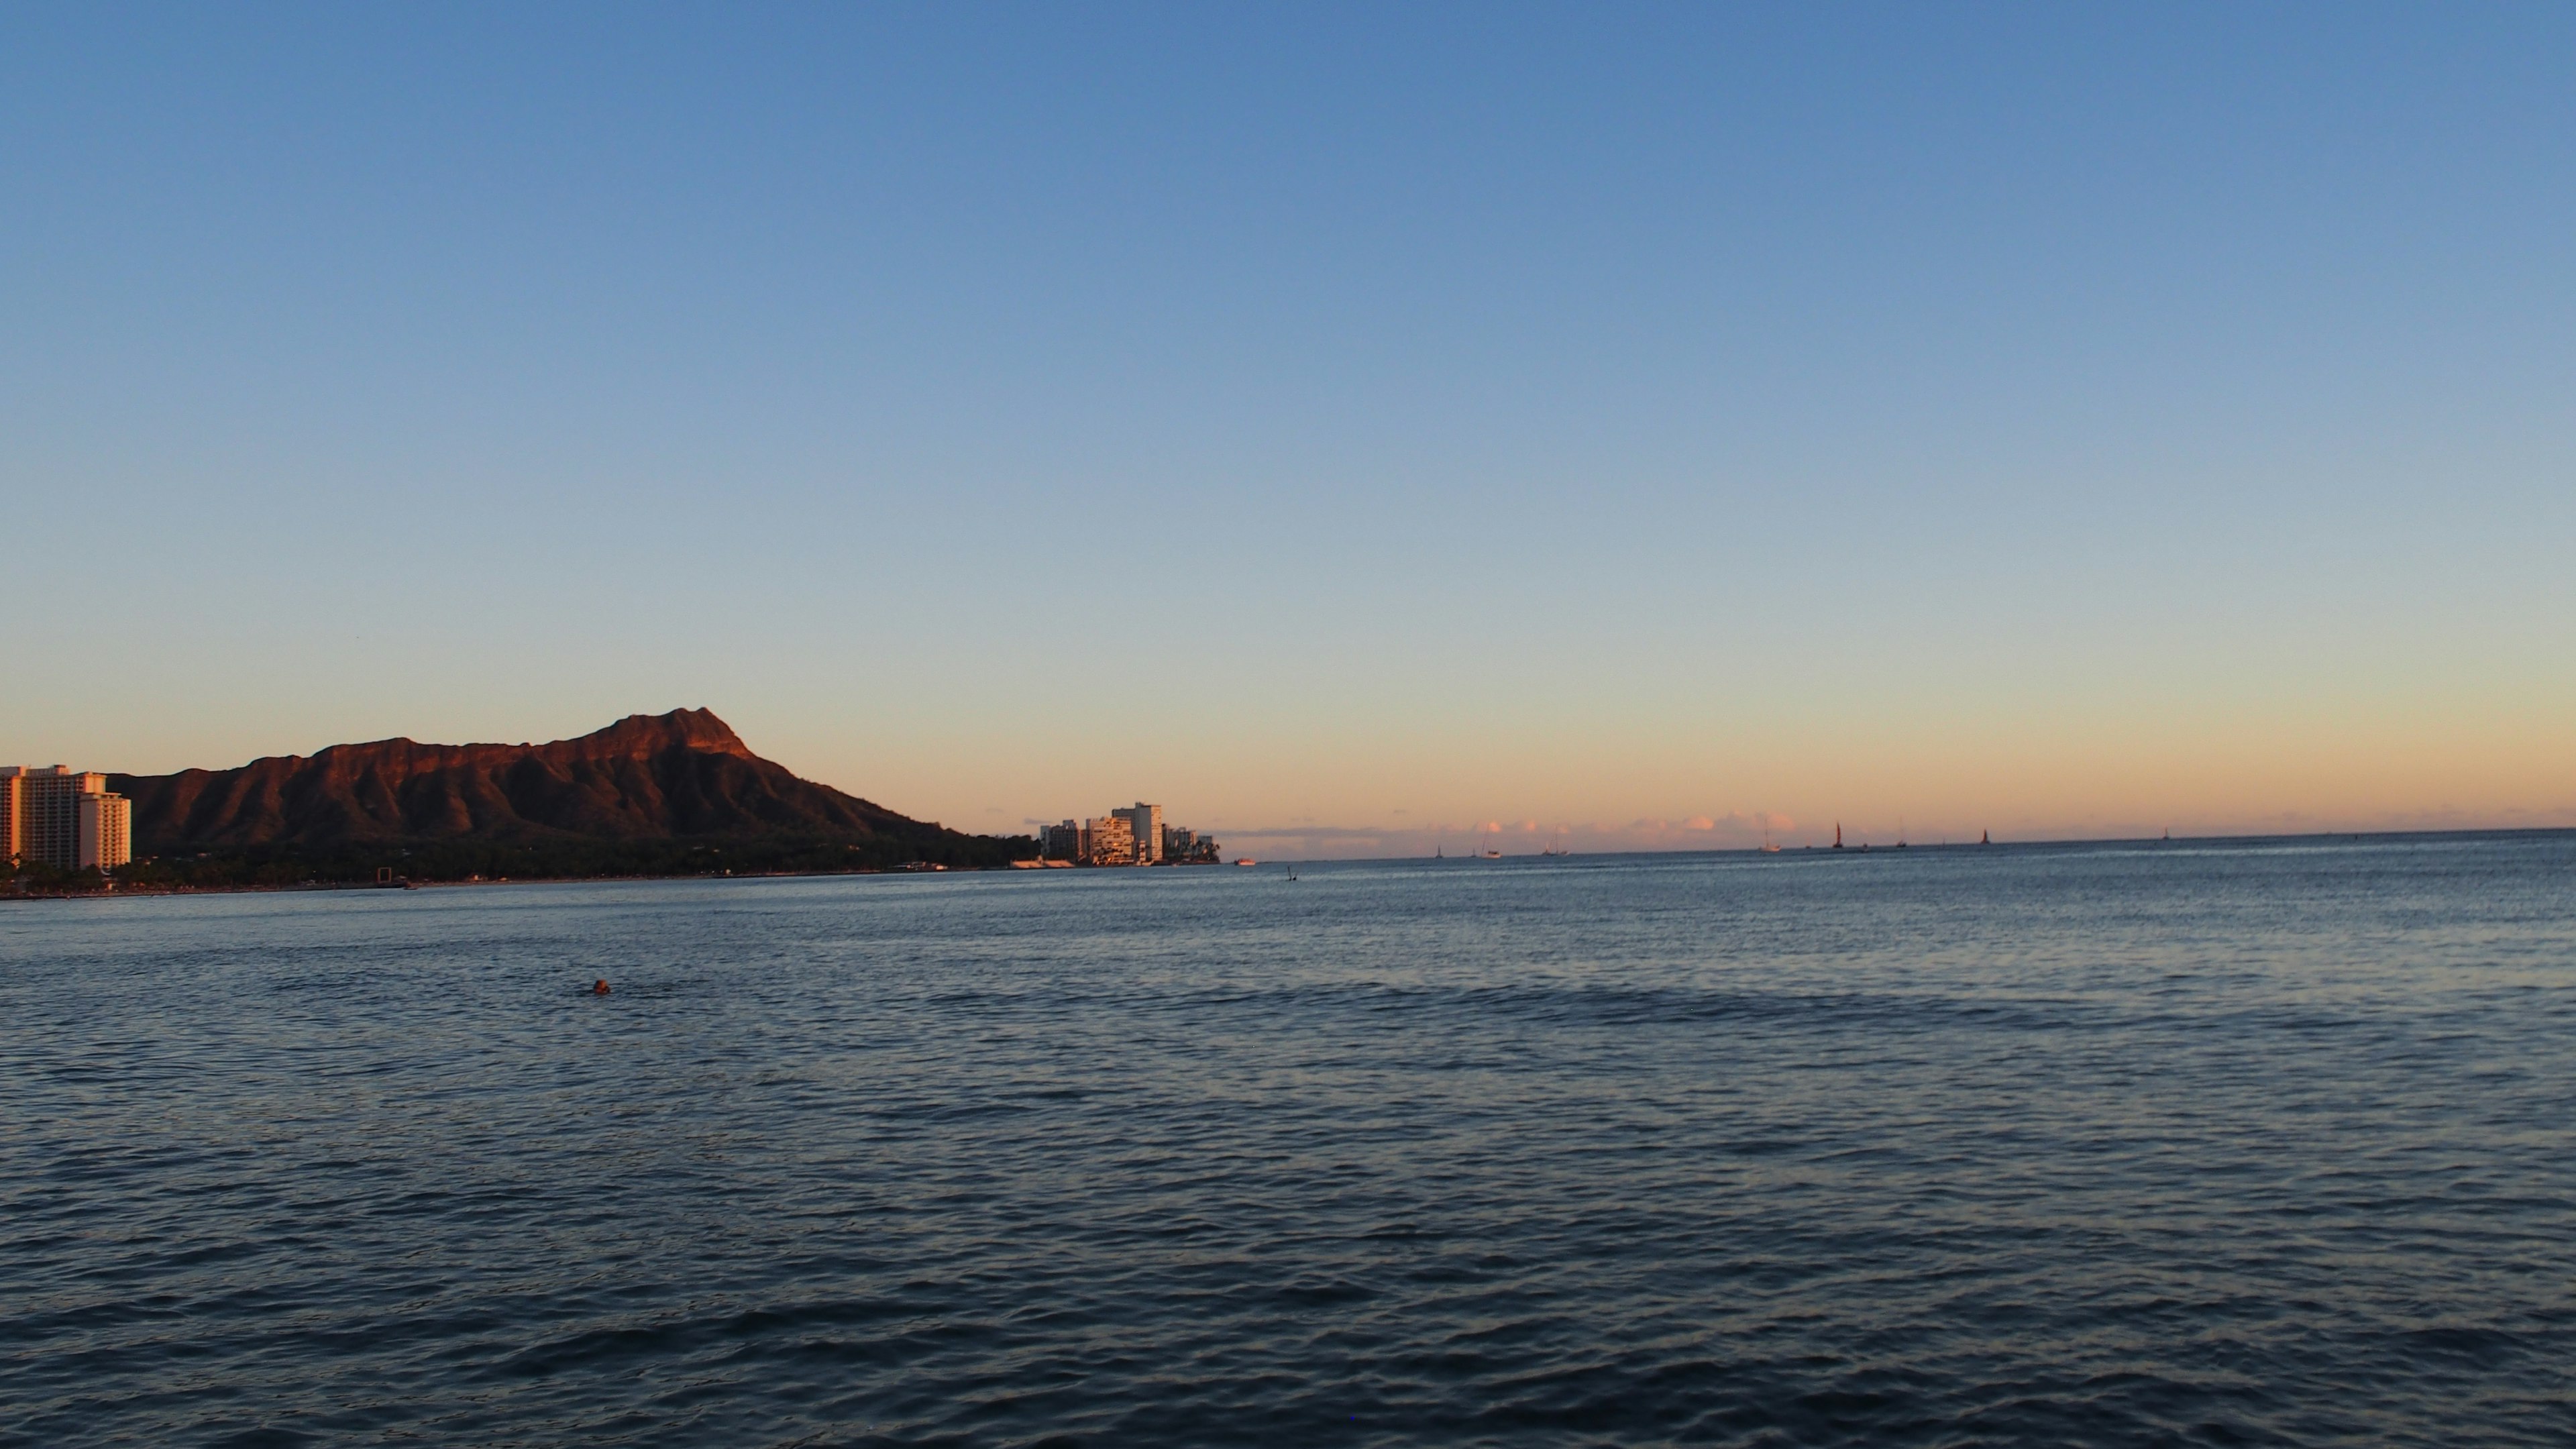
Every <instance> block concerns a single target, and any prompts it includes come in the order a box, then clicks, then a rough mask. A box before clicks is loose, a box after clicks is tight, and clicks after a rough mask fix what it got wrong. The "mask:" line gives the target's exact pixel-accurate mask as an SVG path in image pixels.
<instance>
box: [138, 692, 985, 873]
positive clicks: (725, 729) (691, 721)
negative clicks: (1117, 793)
mask: <svg viewBox="0 0 2576 1449" xmlns="http://www.w3.org/2000/svg"><path fill="white" fill-rule="evenodd" d="M108 780H109V788H111V789H113V790H116V791H117V792H118V793H120V794H123V795H124V796H125V797H126V798H127V799H129V800H130V801H132V802H133V818H134V849H135V853H136V854H137V855H138V856H144V855H162V854H172V853H177V852H181V851H186V850H204V849H241V848H300V849H319V848H335V847H347V846H353V845H366V844H378V843H395V842H404V841H490V842H503V843H529V842H546V841H574V840H592V841H661V840H679V839H698V838H707V839H717V838H739V837H749V836H762V835H776V834H780V833H794V834H798V835H805V836H814V837H822V838H831V839H849V840H870V841H876V842H879V843H881V844H884V845H892V844H894V843H895V842H899V841H900V842H909V843H913V844H916V845H920V846H925V847H928V846H936V845H943V844H951V845H953V844H955V843H958V842H963V841H968V840H981V839H982V837H971V836H965V835H963V834H962V833H961V832H957V831H952V830H947V829H945V828H944V827H942V826H940V825H939V824H937V823H936V822H926V821H919V820H914V819H912V818H910V817H909V816H905V815H899V814H897V813H895V812H894V811H892V810H888V809H886V808H885V807H884V806H881V805H878V804H876V803H874V802H872V801H868V800H863V799H860V798H859V797H857V796H854V795H849V794H846V793H844V792H842V791H839V790H836V789H833V788H832V787H831V786H829V785H823V784H818V783H816V782H814V781H811V780H806V779H802V778H800V777H799V776H797V775H796V774H795V773H793V772H792V771H790V770H788V769H787V768H786V767H785V766H783V765H779V764H776V763H774V762H772V761H769V760H764V759H762V758H761V757H760V756H758V755H756V754H754V753H753V752H752V750H751V747H750V746H749V745H747V744H745V743H744V742H743V740H742V737H741V736H739V735H737V734H735V733H734V731H733V728H732V727H731V726H729V725H727V724H726V723H725V722H724V721H723V720H721V719H719V718H717V717H716V715H715V713H714V712H713V711H711V710H706V709H677V710H672V711H670V712H669V713H666V714H660V715H645V714H634V715H628V716H627V717H626V718H624V719H622V720H619V721H617V722H616V723H614V724H612V725H609V726H607V727H606V728H604V729H599V730H594V731H592V732H591V733H589V734H586V735H578V736H575V737H573V738H571V739H566V740H553V741H549V742H547V743H544V744H517V745H504V744H465V745H440V744H422V743H419V742H417V741H414V740H411V739H408V738H395V739H386V740H371V741H367V742H364V743H357V744H340V745H331V746H329V747H327V748H324V749H321V750H318V751H315V752H314V753H313V754H311V755H272V756H266V757H263V758H261V759H257V760H253V761H251V762H250V763H249V764H246V765H242V766H238V767H236V768H233V769H229V770H196V769H191V770H181V771H178V772H176V773H174V774H168V775H121V774H120V775H110V776H109V777H108Z"/></svg>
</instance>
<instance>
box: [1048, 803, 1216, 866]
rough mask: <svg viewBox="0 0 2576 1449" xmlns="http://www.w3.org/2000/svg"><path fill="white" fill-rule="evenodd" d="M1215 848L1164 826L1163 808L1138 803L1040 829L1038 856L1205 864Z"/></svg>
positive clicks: (1085, 860)
mask: <svg viewBox="0 0 2576 1449" xmlns="http://www.w3.org/2000/svg"><path fill="white" fill-rule="evenodd" d="M1216 855H1217V844H1216V842H1215V841H1213V840H1210V839H1208V838H1207V837H1206V836H1204V835H1201V834H1199V833H1198V832H1197V831H1195V830H1184V829H1181V828H1179V827H1177V826H1171V825H1165V824H1164V823H1163V807H1162V806H1160V805H1148V804H1146V803H1144V802H1143V801H1141V800H1140V801H1138V802H1137V803H1135V804H1134V805H1131V806H1128V807H1127V808H1125V809H1123V810H1112V811H1110V812H1109V813H1108V814H1106V815H1103V816H1100V817H1098V818H1097V819H1092V820H1083V821H1073V820H1068V821H1065V822H1064V823H1063V824H1061V825H1048V826H1042V827H1040V828H1039V830H1038V856H1039V858H1040V859H1044V860H1069V861H1072V862H1073V863H1074V864H1076V865H1183V864H1189V865H1205V864H1208V863H1210V862H1213V861H1214V860H1215V859H1216Z"/></svg>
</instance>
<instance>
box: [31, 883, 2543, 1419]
mask: <svg viewBox="0 0 2576 1449" xmlns="http://www.w3.org/2000/svg"><path fill="white" fill-rule="evenodd" d="M1299 875H1300V877H1301V879H1299V880H1297V881H1296V882H1294V883H1291V882H1289V881H1288V880H1287V879H1286V878H1285V874H1284V872H1280V871H1274V870H1271V869H1267V868H1265V869H1262V870H1258V871H1243V870H1205V871H1177V870H1173V871H1156V872H1083V873H1075V872H1047V873H1044V874H1042V875H1041V874H1034V873H1031V874H1017V875H1003V876H981V877H941V878H921V877H910V878H897V877H884V878H867V879H832V880H798V881H728V882H707V883H686V884H677V883H674V884H631V885H597V886H529V887H508V888H486V889H480V890H438V891H420V892H409V893H400V892H386V893H371V892H351V893H334V894H314V895H267V896H235V897H219V898H214V897H210V898H199V899H191V900H136V901H114V902H76V903H43V904H29V905H19V906H12V907H8V908H5V909H0V1020H5V1022H6V1029H5V1031H0V1101H5V1103H6V1111H5V1113H0V1213H5V1222H6V1223H7V1225H8V1230H9V1238H10V1247H9V1250H8V1252H7V1253H6V1254H5V1255H0V1287H5V1302H6V1304H7V1312H6V1314H5V1315H0V1444H5V1445H12V1446H15V1445H29V1446H33V1445H45V1446H61V1445H85V1444H107V1443H133V1442H143V1443H239V1444H295V1443H324V1442H370V1443H372V1442H379V1441H394V1440H437V1441H460V1442H486V1443H523V1444H612V1443H614V1444H673V1445H677V1444H700V1443H786V1442H812V1443H834V1444H847V1443H858V1444H868V1443H883V1444H931V1443H940V1444H970V1443H971V1444H996V1445H999V1444H1035V1443H1076V1442H1089V1443H1098V1444H1103V1445H1111V1444H1115V1445H1138V1444H1147V1445H1150V1444H1172V1445H1200V1444H1228V1443H1240V1444H1264V1445H1277V1444H1317V1443H1330V1444H1354V1445H1361V1444H1382V1445H1392V1444H1420V1443H1475V1444H1533V1445H1535V1444H1551V1445H1553V1444H1594V1443H1597V1444H1623V1445H1625V1444H1647V1443H1657V1442H1676V1443H1782V1444H1787V1443H1840V1442H1848V1443H1855V1444H1857V1443H1871V1444H1882V1443H1894V1444H1908V1443H1918V1444H1959V1443H2030V1444H2043V1443H2045V1444H2057V1443H2067V1442H2077V1441H2083V1442H2091V1443H2139V1444H2148V1443H2156V1444H2162V1443H2197V1442H2213V1443H2214V1442H2296V1443H2328V1442H2359V1441H2367V1442H2373V1443H2419V1444H2427V1445H2430V1444H2462V1443H2532V1444H2539V1443H2553V1444H2563V1443H2566V1442H2569V1440H2570V1438H2571V1436H2576V1402H2572V1401H2571V1396H2570V1391H2569V1387H2568V1376H2567V1373H2566V1369H2565V1365H2566V1364H2568V1363H2569V1362H2576V1328H2572V1327H2571V1324H2576V1298H2571V1292H2570V1290H2571V1287H2576V1154H2571V1151H2570V1148H2571V1146H2576V1140H2571V1139H2572V1138H2576V1132H2571V1128H2570V1123H2571V1121H2576V1117H2571V1111H2570V1109H2571V1107H2576V1050H2571V1046H2576V1043H2572V1042H2571V1037H2570V1028H2571V1026H2576V1012H2571V1010H2570V1004H2569V1003H2570V988H2571V986H2576V889H2571V887H2576V837H2571V836H2568V835H2525V836H2493V837H2449V838H2431V839H2415V840H2383V841H2370V842H2363V843H2358V844H2344V845H2317V844H2296V843H2292V844H2279V845H2268V846H2256V847H2225V848H2220V847H2198V846H2185V845H2176V846H2170V847H2157V848H2147V849H2141V848H2135V847H2130V848H2116V849H2114V848H2095V849H2085V848H2064V849H2002V848H1997V849H1992V850H1978V849H1976V848H1974V847H1969V848H1963V849H1949V850H1931V849H1920V848H1918V849H1915V850H1912V851H1908V852H1905V853H1903V854H1897V853H1894V852H1873V853H1872V854H1870V855H1868V856H1866V857H1860V858H1852V857H1849V856H1845V857H1831V856H1825V855H1821V854H1818V855H1802V854H1797V853H1789V854H1784V855H1781V856H1774V857H1768V858H1765V857H1757V856H1742V857H1709V856H1700V857H1671V856H1668V857H1630V858H1625V859H1621V858H1592V859H1586V858H1581V857H1577V858H1574V859H1570V860H1563V861H1537V860H1530V861H1506V862H1502V863H1499V864H1496V863H1491V862H1475V861H1453V862H1446V863H1442V864H1439V865H1436V866H1435V865H1429V864H1421V863H1417V864H1412V865H1364V866H1363V865H1353V866H1338V867H1335V866H1306V867H1303V868H1301V869H1300V871H1299ZM598 976H605V977H607V978H609V979H610V981H611V982H612V983H613V984H614V985H615V988H616V989H615V992H614V994H612V995H610V996H607V997H605V998H594V997H592V996H590V995H588V994H587V992H586V990H585V988H586V987H587V986H588V985H589V983H590V982H591V980H592V979H593V978H594V977H598Z"/></svg>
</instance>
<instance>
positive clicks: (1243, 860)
mask: <svg viewBox="0 0 2576 1449" xmlns="http://www.w3.org/2000/svg"><path fill="white" fill-rule="evenodd" d="M1235 864H1236V865H1259V864H1261V862H1260V861H1257V860H1254V859H1253V858H1252V857H1251V856H1248V855H1247V856H1244V857H1242V858H1241V859H1239V860H1237V861H1235Z"/></svg>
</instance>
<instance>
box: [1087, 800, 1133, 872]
mask: <svg viewBox="0 0 2576 1449" xmlns="http://www.w3.org/2000/svg"><path fill="white" fill-rule="evenodd" d="M1082 863H1083V864H1085V865H1142V864H1144V862H1143V861H1141V860H1138V859H1137V858H1136V829H1135V827H1134V826H1133V825H1131V824H1129V823H1128V820H1127V816H1126V814H1125V812H1123V811H1118V810H1112V811H1110V812H1109V813H1108V814H1106V815H1103V816H1101V817H1100V818H1099V819H1097V820H1086V821H1084V822H1083V824H1082Z"/></svg>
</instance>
